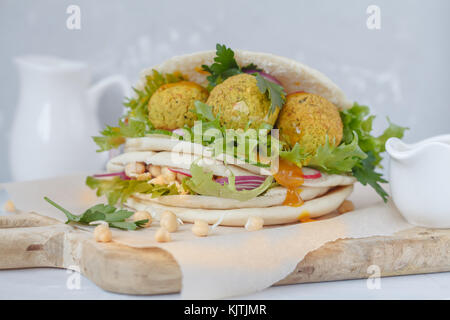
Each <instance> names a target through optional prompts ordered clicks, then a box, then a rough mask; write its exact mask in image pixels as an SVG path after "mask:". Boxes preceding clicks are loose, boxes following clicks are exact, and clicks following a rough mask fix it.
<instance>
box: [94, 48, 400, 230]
mask: <svg viewBox="0 0 450 320" xmlns="http://www.w3.org/2000/svg"><path fill="white" fill-rule="evenodd" d="M134 90H135V95H134V96H133V97H132V98H130V99H129V100H128V101H127V102H126V103H125V106H126V110H127V112H126V114H125V115H124V116H123V117H122V118H121V119H120V120H119V124H118V126H117V127H111V126H108V127H106V129H104V130H103V131H102V132H101V136H98V137H94V141H95V142H96V143H97V145H98V146H99V150H98V151H106V150H110V149H115V148H120V149H121V150H122V151H123V153H121V154H120V155H118V156H116V157H114V158H112V159H110V160H109V162H108V164H107V173H106V174H98V175H93V176H90V177H88V178H87V180H86V183H87V185H88V186H89V187H91V188H92V189H95V190H97V195H98V196H102V195H105V196H106V197H107V199H108V202H109V204H110V205H116V204H121V205H125V206H127V207H129V208H132V209H135V210H146V211H149V212H151V213H152V215H153V216H154V217H155V218H156V219H158V218H159V217H160V216H161V214H162V213H163V212H164V211H167V210H170V211H172V212H173V213H175V214H176V215H177V217H178V218H179V219H181V220H182V221H184V222H194V221H195V220H197V219H201V220H204V221H207V222H208V223H209V224H220V225H226V226H244V225H245V224H246V222H247V221H248V219H249V217H253V216H257V217H261V218H262V219H263V221H264V225H278V224H286V223H294V222H299V221H301V220H302V219H304V218H317V217H320V216H322V215H325V214H328V213H331V212H333V211H335V210H336V209H337V208H338V207H339V206H340V205H341V204H342V203H343V201H344V200H345V199H346V198H347V197H348V196H349V195H350V194H351V192H352V190H353V184H354V183H355V182H356V181H360V182H361V183H363V184H369V185H371V186H372V187H373V188H375V190H376V191H377V192H378V194H379V195H380V196H381V197H382V198H383V199H384V200H385V201H386V199H387V194H386V192H385V191H384V190H383V189H382V187H381V186H380V183H382V182H385V180H383V178H382V176H381V174H379V173H377V172H376V171H375V169H376V167H377V166H378V165H379V163H380V161H381V159H382V158H381V156H380V154H381V153H383V152H384V151H385V150H384V144H385V142H386V140H387V139H388V138H390V137H399V138H401V137H402V136H403V132H404V130H405V128H402V127H399V126H396V125H394V124H392V123H390V122H389V127H388V128H387V129H386V131H385V132H384V133H382V134H381V135H380V136H373V135H372V133H371V131H372V121H373V118H374V116H372V115H369V108H368V107H366V106H361V105H358V104H357V103H353V102H351V101H350V100H349V99H348V98H347V97H346V96H345V95H344V93H343V92H342V90H341V89H339V87H338V86H337V85H336V84H334V83H333V82H332V81H331V80H330V79H328V78H327V77H326V76H325V75H323V74H322V73H320V72H319V71H317V70H314V69H312V68H310V67H308V66H306V65H303V64H301V63H299V62H297V61H293V60H291V59H287V58H283V57H279V56H275V55H272V54H268V53H257V52H249V51H241V50H235V51H233V50H231V49H230V48H227V47H226V46H224V45H217V48H216V51H205V52H199V53H193V54H188V55H184V56H178V57H174V58H172V59H169V60H167V61H166V62H164V63H162V64H160V65H157V66H155V67H153V68H150V69H146V70H144V71H143V72H142V75H141V78H140V80H139V81H138V83H137V84H136V86H135V88H134Z"/></svg>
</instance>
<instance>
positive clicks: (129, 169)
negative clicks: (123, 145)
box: [125, 162, 145, 177]
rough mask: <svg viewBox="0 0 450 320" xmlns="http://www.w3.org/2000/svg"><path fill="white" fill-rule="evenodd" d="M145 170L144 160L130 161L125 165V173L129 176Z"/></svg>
mask: <svg viewBox="0 0 450 320" xmlns="http://www.w3.org/2000/svg"><path fill="white" fill-rule="evenodd" d="M144 172H145V163H144V162H130V163H127V165H126V166H125V174H126V175H127V176H129V177H135V176H136V175H138V174H142V173H144Z"/></svg>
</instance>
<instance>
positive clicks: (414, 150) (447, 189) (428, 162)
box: [386, 135, 450, 228]
mask: <svg viewBox="0 0 450 320" xmlns="http://www.w3.org/2000/svg"><path fill="white" fill-rule="evenodd" d="M386 151H387V152H388V153H389V155H390V157H391V160H390V172H389V180H390V187H391V194H392V199H393V200H394V203H395V205H396V206H397V208H398V209H399V210H400V212H401V213H402V215H403V216H404V217H405V219H406V220H408V222H409V223H411V224H414V225H418V226H423V227H430V228H450V135H441V136H436V137H432V138H429V139H426V140H423V141H421V142H418V143H415V144H406V143H404V142H402V141H401V140H399V139H397V138H391V139H389V140H388V141H387V142H386Z"/></svg>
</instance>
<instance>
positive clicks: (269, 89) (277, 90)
mask: <svg viewBox="0 0 450 320" xmlns="http://www.w3.org/2000/svg"><path fill="white" fill-rule="evenodd" d="M255 77H256V80H257V81H258V82H257V84H258V88H259V91H261V93H265V94H267V96H268V98H269V99H270V109H269V115H271V114H272V113H274V112H275V110H276V109H277V108H278V109H281V108H282V107H283V105H284V102H285V101H286V92H284V89H283V87H282V86H280V85H278V84H276V83H274V82H272V81H269V80H267V79H266V78H264V77H262V76H261V75H260V74H259V73H256V74H255Z"/></svg>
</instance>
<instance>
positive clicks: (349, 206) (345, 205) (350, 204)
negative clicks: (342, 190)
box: [337, 200, 355, 214]
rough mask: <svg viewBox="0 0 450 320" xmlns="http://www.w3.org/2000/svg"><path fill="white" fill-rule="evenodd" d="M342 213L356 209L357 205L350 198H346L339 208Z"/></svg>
mask: <svg viewBox="0 0 450 320" xmlns="http://www.w3.org/2000/svg"><path fill="white" fill-rule="evenodd" d="M337 210H338V212H339V213H340V214H343V213H346V212H350V211H353V210H355V205H354V204H353V202H351V201H350V200H344V202H342V204H341V205H340V206H339V208H338V209H337Z"/></svg>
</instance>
